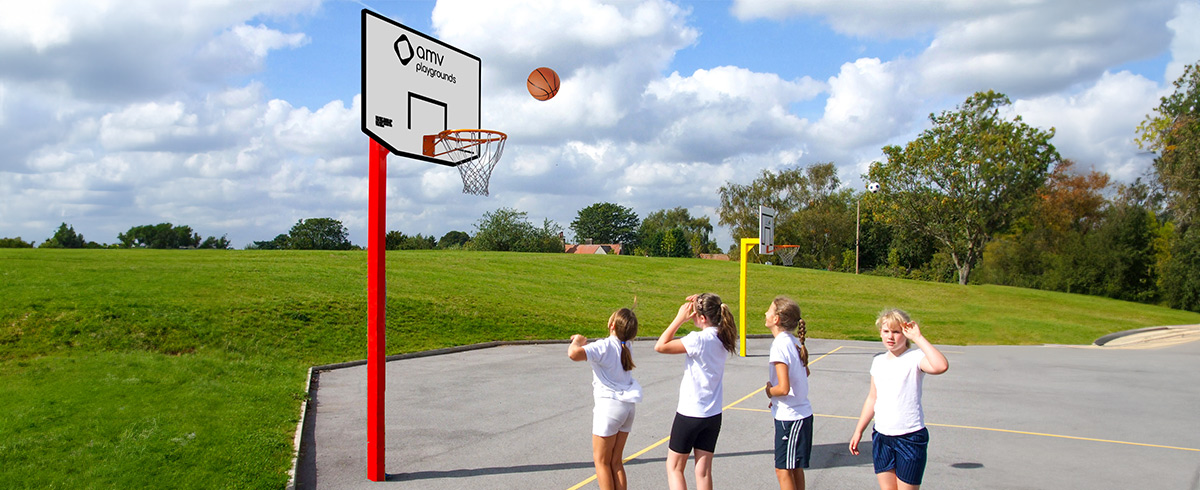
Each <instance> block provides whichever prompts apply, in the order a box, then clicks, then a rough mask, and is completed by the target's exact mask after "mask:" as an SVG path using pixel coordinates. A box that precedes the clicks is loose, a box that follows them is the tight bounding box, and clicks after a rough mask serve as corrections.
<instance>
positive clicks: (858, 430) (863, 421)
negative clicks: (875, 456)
mask: <svg viewBox="0 0 1200 490" xmlns="http://www.w3.org/2000/svg"><path fill="white" fill-rule="evenodd" d="M873 418H875V377H874V376H871V391H870V392H869V393H867V399H866V401H864V402H863V406H862V413H861V414H859V416H858V424H857V425H855V426H854V434H853V435H851V436H850V454H853V455H855V456H858V441H860V440H862V434H863V431H864V430H867V424H869V423H871V419H873Z"/></svg>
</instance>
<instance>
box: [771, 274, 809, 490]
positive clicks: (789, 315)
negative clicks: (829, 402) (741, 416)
mask: <svg viewBox="0 0 1200 490" xmlns="http://www.w3.org/2000/svg"><path fill="white" fill-rule="evenodd" d="M764 317H765V320H766V322H765V323H766V326H767V328H769V329H771V335H773V336H775V340H773V341H772V342H771V355H770V357H769V364H770V369H769V370H768V372H767V388H766V394H767V397H768V398H770V399H771V403H770V407H771V417H772V418H774V419H775V478H776V479H778V480H779V490H804V468H807V467H808V460H809V456H810V455H811V454H812V433H813V411H812V405H811V404H810V403H809V402H808V375H809V374H811V372H810V371H809V369H808V349H807V348H806V347H804V338H805V336H806V335H807V334H808V328H807V327H805V323H804V319H803V318H801V317H800V305H798V304H796V302H795V301H792V300H791V299H789V298H787V297H786V296H777V297H776V298H775V300H774V301H772V302H771V306H770V307H769V308H767V312H766V314H764ZM793 333H794V334H796V335H799V336H800V338H799V339H797V338H796V337H795V335H793Z"/></svg>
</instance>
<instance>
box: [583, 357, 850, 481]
mask: <svg viewBox="0 0 1200 490" xmlns="http://www.w3.org/2000/svg"><path fill="white" fill-rule="evenodd" d="M842 347H844V346H838V348H837V349H834V350H831V351H829V352H827V353H825V355H822V356H821V357H818V358H816V359H814V360H812V361H809V362H808V365H809V366H811V365H813V363H815V362H817V361H820V360H821V359H824V358H825V356H828V355H829V354H833V353H834V352H837V351H838V350H840V349H841V348H842ZM766 387H767V386H766V384H765V383H764V384H763V387H762V388H759V389H757V390H754V391H751V392H750V394H749V395H746V396H743V397H741V398H739V399H738V401H736V402H733V403H730V404H729V405H726V406H725V407H724V408H722V409H721V410H730V409H733V406H734V405H737V404H739V403H742V402H743V401H746V399H747V398H750V397H752V396H754V395H757V394H758V392H760V391H762V390H763V389H764V388H766ZM737 410H746V409H744V408H741V409H737ZM670 439H671V436H667V437H664V438H662V439H660V440H659V441H658V442H656V443H654V444H651V445H650V446H648V447H646V448H645V449H642V450H641V451H638V452H636V453H633V454H630V455H629V456H628V457H626V458H624V459H622V460H621V462H622V463H628V462H629V461H630V460H632V459H633V458H636V457H638V456H641V455H643V454H646V452H648V451H650V450H651V449H654V448H656V447H658V446H661V445H663V443H664V442H667V441H668V440H670ZM595 480H596V475H592V476H590V477H588V479H586V480H584V481H581V482H579V483H576V484H575V486H573V487H571V488H568V489H567V490H577V489H578V488H580V487H582V486H584V485H587V484H588V483H591V482H593V481H595Z"/></svg>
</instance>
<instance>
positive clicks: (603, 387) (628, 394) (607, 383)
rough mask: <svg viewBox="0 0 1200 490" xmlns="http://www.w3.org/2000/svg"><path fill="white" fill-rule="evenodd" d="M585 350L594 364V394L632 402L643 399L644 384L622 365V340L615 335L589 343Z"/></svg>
mask: <svg viewBox="0 0 1200 490" xmlns="http://www.w3.org/2000/svg"><path fill="white" fill-rule="evenodd" d="M583 351H584V352H585V353H587V360H588V364H591V366H592V395H594V396H595V397H596V398H612V399H614V400H618V401H623V402H630V403H638V402H641V401H642V386H641V385H639V384H638V382H637V380H635V379H633V372H632V371H626V370H625V369H624V368H622V367H621V341H620V340H617V337H616V336H615V335H610V336H608V338H605V339H600V340H597V341H595V342H592V343H590V344H587V345H585V346H583Z"/></svg>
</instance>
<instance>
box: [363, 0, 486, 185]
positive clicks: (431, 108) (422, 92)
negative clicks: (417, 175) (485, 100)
mask: <svg viewBox="0 0 1200 490" xmlns="http://www.w3.org/2000/svg"><path fill="white" fill-rule="evenodd" d="M480 70H481V68H480V62H479V58H478V57H476V56H474V55H472V54H470V53H467V52H466V51H463V50H461V49H458V48H456V47H454V46H451V45H449V44H446V43H443V42H441V41H439V40H437V39H434V38H432V37H429V36H426V35H425V34H422V33H420V32H418V31H416V30H414V29H410V28H408V27H406V26H404V25H403V24H400V23H399V22H396V21H393V20H391V19H388V18H386V17H383V16H381V15H379V14H377V13H375V12H372V11H370V10H367V9H363V11H362V131H363V133H366V134H367V135H368V136H370V137H372V138H374V139H375V141H378V142H379V144H381V145H383V146H384V147H385V148H387V149H388V150H389V151H391V152H392V153H395V154H397V155H400V156H404V157H409V158H415V159H418V160H424V161H427V162H431V163H440V164H442V165H454V164H455V163H456V162H452V161H450V158H449V156H442V157H427V156H425V155H423V154H422V153H421V148H422V145H423V143H424V136H425V135H431V134H437V133H438V132H440V131H444V130H447V129H479V128H480V111H479V99H480V83H479V80H480Z"/></svg>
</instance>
